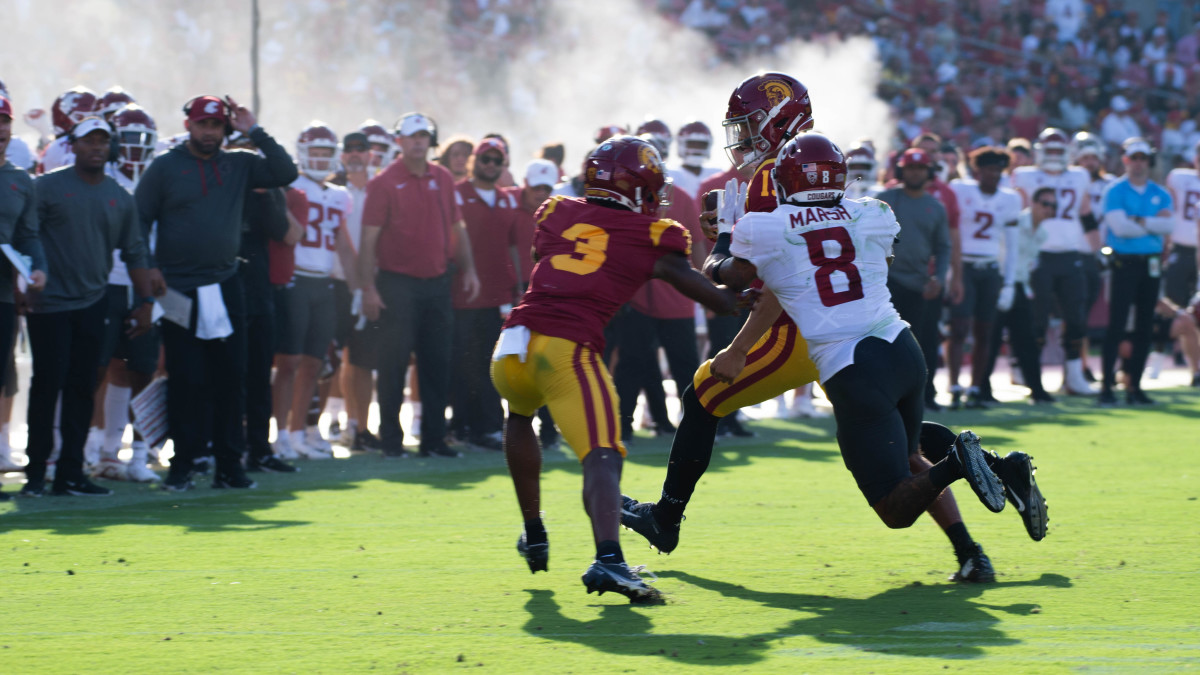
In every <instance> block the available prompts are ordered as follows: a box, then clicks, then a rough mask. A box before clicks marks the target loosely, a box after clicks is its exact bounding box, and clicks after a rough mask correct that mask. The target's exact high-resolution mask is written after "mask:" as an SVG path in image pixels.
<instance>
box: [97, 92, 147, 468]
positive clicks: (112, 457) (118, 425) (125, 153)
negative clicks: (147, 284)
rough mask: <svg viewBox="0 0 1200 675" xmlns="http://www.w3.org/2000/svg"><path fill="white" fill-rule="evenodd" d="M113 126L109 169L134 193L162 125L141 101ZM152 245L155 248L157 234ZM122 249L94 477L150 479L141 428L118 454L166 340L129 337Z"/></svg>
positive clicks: (105, 350)
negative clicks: (114, 148) (124, 454)
mask: <svg viewBox="0 0 1200 675" xmlns="http://www.w3.org/2000/svg"><path fill="white" fill-rule="evenodd" d="M109 124H111V125H112V127H113V132H114V135H115V136H116V138H117V142H118V147H119V150H118V155H117V158H116V160H114V161H112V162H109V163H108V166H107V167H106V169H105V173H107V174H108V175H109V176H111V177H112V178H113V179H114V180H116V181H117V183H118V184H119V185H120V186H121V187H123V188H125V189H126V190H128V191H129V193H130V194H132V193H133V191H134V189H135V188H137V183H138V180H139V179H140V178H141V176H142V173H143V172H144V171H145V169H146V167H147V166H149V165H150V161H151V160H152V159H154V150H155V147H156V146H157V144H158V127H157V125H156V124H155V122H154V118H152V117H151V116H150V115H149V113H147V112H146V111H145V110H143V109H142V107H141V106H139V105H137V104H131V105H128V106H125V107H122V108H121V109H119V110H117V111H116V112H115V114H112V115H111V116H110V118H109ZM147 243H148V245H149V246H150V250H151V251H153V250H154V237H153V233H151V237H150V239H149V241H148V242H147ZM120 253H121V252H120V250H115V251H113V265H112V270H111V271H110V272H109V275H108V307H109V317H108V321H107V322H106V325H105V331H104V342H103V346H102V347H101V350H100V363H99V366H100V369H101V371H102V376H101V378H100V381H101V382H104V383H105V385H106V386H105V387H104V389H103V392H102V397H100V396H99V395H98V397H97V398H98V399H99V400H98V401H97V404H96V406H95V407H96V413H97V415H95V416H93V424H96V425H97V426H99V425H98V424H97V423H102V424H103V426H102V427H100V428H102V429H103V434H102V435H100V434H98V435H97V436H98V439H99V443H100V445H99V447H98V452H99V461H98V462H97V463H96V464H95V471H94V475H95V476H96V477H98V478H107V479H109V480H130V481H135V482H138V483H151V482H154V481H157V480H158V475H157V474H155V473H154V472H153V471H151V470H150V468H149V467H148V466H147V463H148V462H150V461H154V460H152V459H151V456H150V452H151V448H150V447H149V446H147V445H146V441H144V440H143V439H142V436H141V434H140V433H138V431H137V430H136V429H134V434H133V445H132V449H133V457H132V458H131V459H130V461H129V463H128V464H126V463H124V462H122V461H121V460H120V458H119V457H118V453H119V452H120V450H121V445H122V438H123V437H124V435H125V427H126V426H128V424H129V401H130V400H131V399H132V398H133V397H134V396H137V395H138V394H140V393H141V392H142V390H143V389H145V388H146V387H147V386H149V384H150V382H151V381H152V380H153V379H154V373H155V371H156V370H157V369H158V352H159V345H160V342H161V340H160V337H159V334H158V331H157V329H154V328H152V329H151V330H150V332H148V333H146V334H145V335H141V336H139V337H136V338H130V337H129V336H128V335H126V334H125V331H124V330H123V328H124V322H123V318H124V317H125V316H127V315H128V314H129V308H130V306H131V305H132V302H133V282H132V281H131V280H130V278H129V272H128V270H127V269H126V268H125V263H124V261H122V260H121V257H120ZM99 393H101V392H98V394H99ZM97 418H98V419H97ZM89 435H90V434H89ZM89 442H90V439H89Z"/></svg>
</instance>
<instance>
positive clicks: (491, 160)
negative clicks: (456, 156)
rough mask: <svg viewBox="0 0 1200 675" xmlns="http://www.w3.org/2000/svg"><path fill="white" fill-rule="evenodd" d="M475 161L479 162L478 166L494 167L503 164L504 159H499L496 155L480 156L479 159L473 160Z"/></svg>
mask: <svg viewBox="0 0 1200 675" xmlns="http://www.w3.org/2000/svg"><path fill="white" fill-rule="evenodd" d="M475 161H476V162H479V163H480V164H495V165H496V166H500V165H501V164H504V158H502V157H499V156H498V155H480V156H479V157H476V158H475Z"/></svg>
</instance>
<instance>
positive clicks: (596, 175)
mask: <svg viewBox="0 0 1200 675" xmlns="http://www.w3.org/2000/svg"><path fill="white" fill-rule="evenodd" d="M587 164H588V166H587V169H586V171H585V181H586V195H587V197H586V199H576V198H570V197H552V198H551V199H550V200H549V201H547V202H546V203H545V204H543V205H542V207H541V208H540V209H539V210H538V214H537V223H538V224H537V233H536V234H535V235H534V248H535V253H536V255H535V258H536V262H535V266H534V269H533V277H532V279H531V284H530V287H529V290H528V291H527V292H526V293H525V296H524V297H523V298H522V300H521V304H520V305H518V306H517V307H516V308H515V309H513V311H512V314H511V315H510V316H509V318H508V321H507V322H505V325H504V331H503V332H502V333H501V335H500V339H499V341H497V343H496V349H495V352H494V354H493V357H492V358H493V362H492V381H493V382H494V383H495V385H496V390H497V391H499V392H500V394H501V395H502V396H503V397H504V398H505V399H507V400H508V402H509V415H508V423H507V425H506V426H505V432H504V434H505V439H504V452H505V455H506V457H507V460H508V467H509V472H510V473H511V474H512V478H513V484H514V487H515V488H516V492H517V501H518V503H519V505H520V508H521V514H522V516H523V517H524V519H525V529H524V532H523V533H522V535H521V537H520V538H519V539H518V541H517V551H518V552H520V553H521V555H522V557H524V558H525V560H526V562H527V563H528V564H529V569H530V571H532V572H537V571H539V570H546V569H547V564H548V560H549V543H548V540H547V537H546V530H545V527H544V525H543V523H542V519H541V495H540V487H539V481H540V473H541V463H542V462H541V451H540V450H539V449H538V445H537V438H536V436H535V435H534V431H533V424H532V415H533V414H534V412H536V411H537V409H538V408H539V407H541V406H542V405H549V406H550V410H551V412H552V413H553V415H554V419H555V420H556V421H557V422H558V424H559V427H560V428H561V430H562V435H563V437H564V438H565V439H566V441H567V443H568V444H570V446H571V448H572V449H573V450H574V451H575V453H576V455H578V456H579V459H580V462H581V463H582V465H583V500H584V505H585V508H586V510H587V513H588V515H589V516H590V517H591V520H592V532H593V535H594V539H595V543H596V560H595V562H594V563H593V564H592V566H591V567H589V568H588V570H587V572H586V573H585V574H584V575H583V583H584V585H585V586H586V588H587V590H588V592H589V593H590V592H592V591H599V592H600V593H604V592H606V591H614V592H617V593H621V594H622V595H625V596H627V597H628V598H629V599H630V600H631V601H632V602H653V601H657V600H658V599H659V598H660V597H661V596H660V594H659V593H658V591H656V590H655V589H653V588H652V587H650V586H649V585H647V584H646V582H645V581H644V580H643V579H642V578H641V577H640V576H639V575H638V571H639V570H640V568H631V567H630V566H629V565H627V564H626V562H625V559H624V556H623V554H622V552H621V547H620V544H619V543H618V531H619V525H620V509H621V493H620V487H619V483H620V477H621V466H622V464H623V462H624V456H625V448H624V446H623V445H622V444H621V438H620V436H619V433H618V423H617V396H616V392H615V391H614V390H613V384H612V379H611V377H610V376H609V374H608V370H607V368H605V366H604V363H603V361H601V359H600V354H601V352H602V351H603V349H604V326H605V324H607V323H608V322H609V320H610V319H612V317H613V315H614V314H616V312H617V310H618V309H620V307H621V306H622V305H623V304H625V302H627V301H628V300H629V298H630V297H631V296H632V295H633V293H634V291H636V290H637V289H638V287H640V286H641V285H642V284H643V283H645V282H646V281H647V280H649V279H651V278H660V279H665V280H667V281H669V282H670V283H672V284H673V285H674V286H675V287H676V288H678V289H680V290H681V291H683V292H684V293H686V294H687V295H688V296H689V297H691V298H693V299H695V300H697V301H699V302H702V303H704V304H705V305H707V306H708V307H710V308H712V309H713V310H715V311H718V312H725V313H728V312H732V311H734V310H735V309H736V307H737V298H738V296H737V294H735V293H733V292H731V291H729V290H727V289H722V288H717V287H714V286H713V285H712V284H710V283H709V282H708V281H707V280H706V279H704V277H703V276H701V275H700V274H699V273H698V272H696V270H694V269H692V266H691V264H690V263H689V262H688V258H687V256H688V254H689V253H690V252H691V241H690V238H689V237H688V234H687V230H686V229H684V227H683V226H682V225H680V224H679V223H677V222H675V221H673V220H668V219H664V218H659V216H658V213H659V210H660V209H661V208H662V207H663V206H665V205H666V204H667V203H668V201H669V200H668V196H669V194H670V181H669V179H668V178H667V176H666V169H665V167H664V166H663V163H662V160H661V159H660V158H659V155H658V152H657V151H656V150H655V149H654V146H653V145H651V144H650V143H648V142H647V141H644V140H642V139H640V138H634V137H631V136H617V137H614V138H611V139H608V140H607V141H604V142H603V143H601V144H600V146H599V147H598V148H597V149H596V150H594V151H593V152H592V154H591V155H590V156H589V158H588V162H587Z"/></svg>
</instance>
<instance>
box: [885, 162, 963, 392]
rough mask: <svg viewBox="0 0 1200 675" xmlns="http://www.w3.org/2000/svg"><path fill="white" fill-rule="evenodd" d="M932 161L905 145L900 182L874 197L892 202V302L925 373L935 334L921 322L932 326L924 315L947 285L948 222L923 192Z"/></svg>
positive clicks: (929, 365) (932, 363)
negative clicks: (895, 229)
mask: <svg viewBox="0 0 1200 675" xmlns="http://www.w3.org/2000/svg"><path fill="white" fill-rule="evenodd" d="M932 163H933V162H932V159H931V158H930V157H929V155H928V153H926V152H925V151H924V150H922V149H920V148H909V149H907V150H905V151H904V154H903V155H901V156H900V161H899V162H897V166H898V167H899V168H900V178H901V182H902V183H903V186H902V187H895V188H892V189H890V190H884V191H883V192H881V193H879V195H878V196H877V198H878V199H880V200H882V201H885V202H887V203H888V205H890V206H891V207H892V211H894V212H895V214H896V220H897V221H898V222H899V223H900V235H899V237H897V241H896V246H895V248H894V252H895V255H896V259H895V260H894V261H893V262H892V266H891V268H890V269H889V270H888V290H889V291H891V293H892V305H894V306H895V307H896V311H897V312H899V313H900V318H902V319H904V320H905V321H907V322H908V324H909V325H910V326H912V329H913V333H914V334H916V336H917V341H918V342H920V343H921V351H922V352H924V353H925V366H926V367H927V368H928V369H929V372H930V373H933V371H934V370H936V369H937V336H936V335H925V334H922V333H924V332H925V331H922V330H921V327H922V326H924V325H925V324H926V323H930V324H933V325H934V327H935V328H936V324H934V323H933V322H927V321H924V319H925V318H926V314H927V313H928V312H937V311H939V310H940V307H941V297H942V289H943V288H945V287H946V274H947V272H948V271H949V269H950V226H949V221H948V220H947V218H946V209H945V208H944V207H943V206H942V204H941V202H939V201H938V200H937V198H936V197H934V196H933V195H930V194H929V193H928V192H926V191H925V183H926V182H927V181H928V180H929V178H930V167H931V166H932ZM931 260H932V261H933V273H932V274H931V273H930V261H931ZM931 355H932V359H931V358H930V357H931ZM928 393H929V392H927V396H926V399H927V401H926V402H927V404H928V399H929V398H930V397H929V396H928Z"/></svg>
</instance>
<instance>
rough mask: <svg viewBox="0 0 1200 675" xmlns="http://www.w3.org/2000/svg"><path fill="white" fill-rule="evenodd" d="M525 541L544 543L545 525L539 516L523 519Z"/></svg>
mask: <svg viewBox="0 0 1200 675" xmlns="http://www.w3.org/2000/svg"><path fill="white" fill-rule="evenodd" d="M525 541H526V542H528V543H530V544H544V543H546V526H545V525H543V524H542V519H541V518H530V519H529V520H526V521H525Z"/></svg>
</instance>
